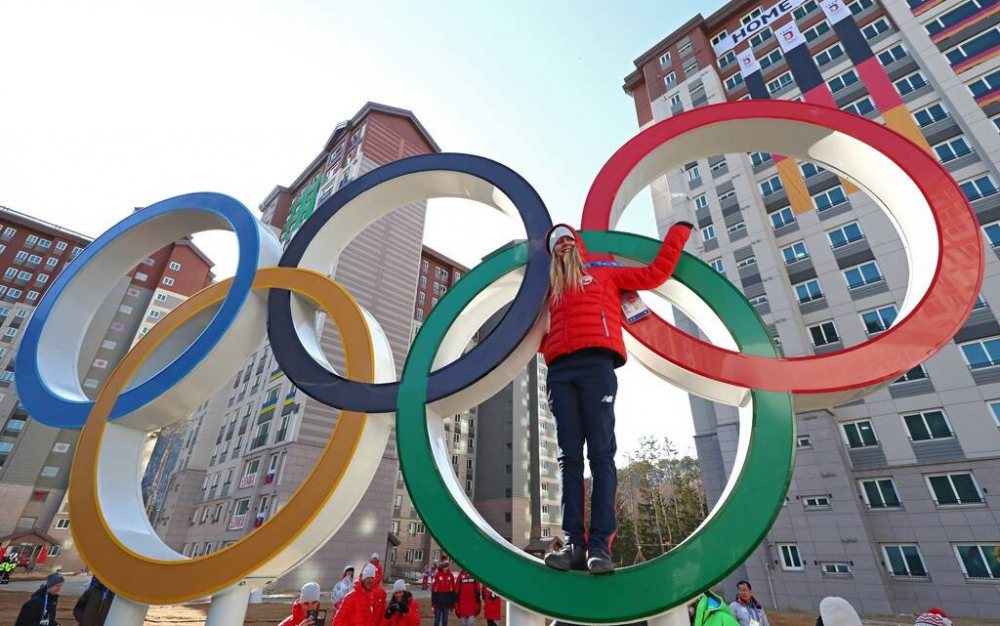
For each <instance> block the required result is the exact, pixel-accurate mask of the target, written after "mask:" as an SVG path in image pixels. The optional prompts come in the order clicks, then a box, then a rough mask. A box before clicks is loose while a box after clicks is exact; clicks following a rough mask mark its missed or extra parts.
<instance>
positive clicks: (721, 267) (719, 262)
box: [708, 259, 726, 274]
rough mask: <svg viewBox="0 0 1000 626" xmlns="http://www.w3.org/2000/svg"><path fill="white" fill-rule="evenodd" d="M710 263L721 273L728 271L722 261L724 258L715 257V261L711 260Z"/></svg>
mask: <svg viewBox="0 0 1000 626" xmlns="http://www.w3.org/2000/svg"><path fill="white" fill-rule="evenodd" d="M708 264H709V265H710V266H712V269H713V270H715V271H716V272H718V273H720V274H724V273H725V272H726V265H725V263H723V262H722V259H715V260H714V261H709V262H708Z"/></svg>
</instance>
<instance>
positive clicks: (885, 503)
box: [861, 478, 903, 509]
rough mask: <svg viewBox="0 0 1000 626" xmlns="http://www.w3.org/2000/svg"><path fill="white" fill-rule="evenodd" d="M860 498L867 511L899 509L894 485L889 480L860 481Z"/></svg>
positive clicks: (899, 505)
mask: <svg viewBox="0 0 1000 626" xmlns="http://www.w3.org/2000/svg"><path fill="white" fill-rule="evenodd" d="M861 496H862V497H863V498H864V500H865V504H867V505H868V508H869V509H899V508H902V506H903V505H902V504H900V502H899V496H897V495H896V485H895V483H893V482H892V479H891V478H875V479H872V480H863V481H861Z"/></svg>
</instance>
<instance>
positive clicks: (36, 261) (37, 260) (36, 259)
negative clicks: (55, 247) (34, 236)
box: [28, 254, 42, 265]
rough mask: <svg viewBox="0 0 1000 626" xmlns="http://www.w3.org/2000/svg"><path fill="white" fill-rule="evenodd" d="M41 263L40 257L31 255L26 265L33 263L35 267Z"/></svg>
mask: <svg viewBox="0 0 1000 626" xmlns="http://www.w3.org/2000/svg"><path fill="white" fill-rule="evenodd" d="M41 262H42V257H40V256H38V255H37V254H32V255H31V256H29V257H28V263H33V264H35V265H38V264H39V263H41Z"/></svg>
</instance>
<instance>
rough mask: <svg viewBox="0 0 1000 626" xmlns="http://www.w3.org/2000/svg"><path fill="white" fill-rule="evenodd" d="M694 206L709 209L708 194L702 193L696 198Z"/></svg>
mask: <svg viewBox="0 0 1000 626" xmlns="http://www.w3.org/2000/svg"><path fill="white" fill-rule="evenodd" d="M694 206H695V208H697V209H707V208H708V196H706V195H705V194H701V195H700V196H698V197H697V198H695V199H694Z"/></svg>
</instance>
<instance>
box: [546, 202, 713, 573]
mask: <svg viewBox="0 0 1000 626" xmlns="http://www.w3.org/2000/svg"><path fill="white" fill-rule="evenodd" d="M692 228H693V225H692V224H691V223H690V222H679V223H677V224H675V225H674V226H672V227H671V228H670V231H669V232H668V233H667V236H666V238H665V239H664V241H663V246H662V247H661V248H660V251H659V253H658V254H657V255H656V258H655V259H654V260H653V262H652V263H651V264H649V265H647V266H645V267H624V266H620V265H618V264H616V263H608V262H597V263H588V262H587V252H586V249H585V248H584V245H583V241H582V240H581V239H580V236H579V235H578V234H577V232H576V230H574V229H573V228H572V227H570V226H567V225H565V224H557V225H556V226H553V227H552V228H551V229H550V230H549V232H548V234H547V235H546V243H547V245H548V250H549V253H550V254H551V255H552V265H551V269H550V273H549V282H550V292H549V331H548V334H547V335H546V336H545V339H544V341H543V342H542V348H541V351H542V353H543V354H544V356H545V362H546V364H548V379H547V386H548V391H549V409H550V410H551V411H552V414H553V415H554V416H555V418H556V436H557V439H558V441H559V450H560V453H559V470H560V472H561V474H562V486H563V488H562V519H563V532H564V533H565V535H566V544H565V545H564V546H563V547H562V549H561V550H559V551H557V552H552V553H550V554H548V555H546V556H545V564H546V565H548V566H549V567H552V568H555V569H558V570H571V569H572V570H588V569H589V570H590V573H591V574H604V573H608V572H611V571H614V564H613V563H612V561H611V540H612V538H613V537H614V534H615V531H616V530H617V529H618V520H617V518H616V516H615V491H616V490H617V488H618V476H617V474H616V472H615V452H616V451H617V445H616V443H615V412H614V403H615V395H616V394H617V392H618V379H617V377H616V376H615V368H618V367H621V366H622V365H624V364H625V359H626V354H625V343H624V340H623V339H622V309H621V306H622V295H623V293H624V292H628V291H639V290H643V289H654V288H656V287H659V286H660V285H662V284H663V283H664V282H666V280H667V279H668V278H670V275H671V274H672V273H673V271H674V267H676V265H677V261H678V260H679V259H680V256H681V251H682V250H683V249H684V244H685V242H687V240H688V237H690V236H691V230H692ZM584 443H586V444H587V458H588V459H589V460H590V473H591V475H592V476H593V480H594V487H593V495H592V496H591V503H592V504H591V514H590V515H591V517H590V532H589V534H588V533H587V530H586V529H585V528H584V490H583V445H584Z"/></svg>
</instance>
